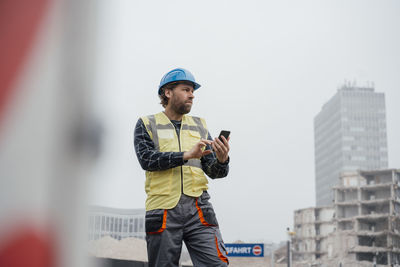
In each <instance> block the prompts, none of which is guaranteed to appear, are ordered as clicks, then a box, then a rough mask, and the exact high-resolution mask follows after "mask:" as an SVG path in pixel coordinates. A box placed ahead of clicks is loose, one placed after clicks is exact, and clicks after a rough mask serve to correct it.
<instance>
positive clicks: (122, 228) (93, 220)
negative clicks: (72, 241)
mask: <svg viewBox="0 0 400 267" xmlns="http://www.w3.org/2000/svg"><path fill="white" fill-rule="evenodd" d="M88 230H89V231H88V235H89V236H88V238H89V240H96V239H99V238H102V237H103V236H111V237H112V238H115V239H118V240H121V239H123V238H127V237H136V238H141V239H144V238H145V235H146V233H145V210H144V209H115V208H108V207H101V206H90V207H89V229H88Z"/></svg>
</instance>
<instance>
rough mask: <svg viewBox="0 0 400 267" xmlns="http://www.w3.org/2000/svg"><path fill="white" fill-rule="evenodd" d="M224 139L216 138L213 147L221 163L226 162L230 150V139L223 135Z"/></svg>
mask: <svg viewBox="0 0 400 267" xmlns="http://www.w3.org/2000/svg"><path fill="white" fill-rule="evenodd" d="M221 139H222V141H221V140H220V139H219V138H215V139H214V142H213V143H212V148H213V150H214V151H215V155H216V156H217V159H218V161H219V163H225V162H226V161H227V160H228V152H229V143H228V142H229V139H230V137H228V140H227V139H226V138H225V137H224V136H221Z"/></svg>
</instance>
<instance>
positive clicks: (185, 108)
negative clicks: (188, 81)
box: [171, 97, 192, 115]
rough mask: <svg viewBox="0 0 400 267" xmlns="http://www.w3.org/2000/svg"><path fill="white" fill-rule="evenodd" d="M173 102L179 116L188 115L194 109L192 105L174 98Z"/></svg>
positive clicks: (173, 107)
mask: <svg viewBox="0 0 400 267" xmlns="http://www.w3.org/2000/svg"><path fill="white" fill-rule="evenodd" d="M171 101H172V103H171V104H172V105H171V107H172V109H173V110H174V111H175V112H176V113H177V114H181V115H184V114H188V113H189V112H190V110H191V109H192V104H191V103H187V102H186V101H187V100H186V101H179V99H177V98H175V97H173V98H172V99H171Z"/></svg>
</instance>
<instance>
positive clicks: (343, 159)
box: [314, 84, 388, 206]
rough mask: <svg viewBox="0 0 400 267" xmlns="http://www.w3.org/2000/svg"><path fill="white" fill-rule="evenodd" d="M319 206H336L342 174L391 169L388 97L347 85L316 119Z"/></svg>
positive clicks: (317, 197) (370, 87)
mask: <svg viewBox="0 0 400 267" xmlns="http://www.w3.org/2000/svg"><path fill="white" fill-rule="evenodd" d="M314 143H315V178H316V179H315V180H316V183H315V187H316V205H317V206H330V205H332V204H333V203H332V202H333V199H334V197H333V191H332V187H333V186H335V185H336V184H338V182H339V177H340V173H342V172H346V171H356V170H359V169H361V170H378V169H382V168H387V167H388V151H387V136H386V115H385V95H384V93H377V92H375V90H374V87H373V86H367V87H357V86H355V85H351V84H346V85H344V86H342V87H341V88H339V89H338V91H337V93H336V94H335V95H334V96H333V97H332V98H331V99H330V100H329V101H328V102H327V103H326V104H325V105H324V106H323V107H322V110H321V111H320V112H319V113H318V114H317V116H316V117H315V118H314Z"/></svg>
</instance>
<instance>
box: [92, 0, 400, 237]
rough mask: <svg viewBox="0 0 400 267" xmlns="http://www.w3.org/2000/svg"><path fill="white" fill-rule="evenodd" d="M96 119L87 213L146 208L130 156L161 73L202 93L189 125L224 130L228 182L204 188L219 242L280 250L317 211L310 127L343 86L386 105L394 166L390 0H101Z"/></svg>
mask: <svg viewBox="0 0 400 267" xmlns="http://www.w3.org/2000/svg"><path fill="white" fill-rule="evenodd" d="M102 3H103V4H102V5H101V8H100V10H99V29H98V36H99V37H98V38H99V39H98V47H97V49H98V55H99V57H98V59H97V62H96V64H95V65H96V66H97V73H98V77H97V79H96V97H97V98H96V102H95V113H96V116H97V117H98V118H99V120H100V121H101V122H102V123H103V127H104V128H105V132H104V140H103V141H104V143H103V150H102V152H103V154H102V156H101V158H100V159H99V161H98V163H97V165H96V166H95V170H94V172H93V174H92V179H91V185H92V190H91V203H92V204H98V205H104V206H110V207H118V208H144V201H145V198H146V195H145V192H144V180H145V178H144V171H143V170H142V169H141V168H140V165H139V163H138V161H137V159H136V155H135V153H134V149H133V129H134V125H135V124H136V122H137V119H138V118H139V117H140V116H143V115H148V114H154V113H157V112H159V111H161V110H162V107H161V105H159V104H158V103H159V100H158V97H157V87H158V84H159V81H160V79H161V77H162V76H163V75H164V74H165V73H166V72H167V71H169V70H170V69H172V68H175V67H184V68H187V69H188V70H190V71H191V72H192V73H193V74H194V75H195V77H196V80H197V81H198V82H199V83H200V84H201V85H202V87H201V88H200V89H199V90H198V91H196V93H195V99H194V105H193V108H192V112H191V114H192V115H196V116H201V117H204V118H205V119H206V121H207V123H208V128H209V130H210V132H211V134H212V135H213V136H215V135H217V134H218V133H219V131H220V130H222V129H226V130H231V153H230V156H231V163H230V173H229V175H228V177H227V178H225V179H221V180H210V181H209V187H210V189H209V192H210V194H211V202H212V203H213V205H214V208H215V210H216V213H217V218H218V220H219V223H220V226H221V229H222V234H223V237H224V239H225V242H233V241H235V240H238V239H241V240H244V241H248V242H249V241H275V242H279V241H281V240H285V238H286V232H285V229H286V227H287V226H289V227H293V211H294V210H295V209H300V208H307V207H311V206H314V205H315V182H314V179H315V178H314V177H315V175H314V141H313V135H314V133H313V119H314V117H315V115H316V114H317V113H318V112H319V111H320V110H321V107H322V105H323V104H324V103H326V102H327V101H328V100H329V99H330V98H331V97H332V96H333V95H334V94H335V93H336V90H337V88H338V87H339V86H341V85H342V84H343V83H344V81H345V80H349V81H356V82H357V84H358V85H366V84H367V82H374V83H375V90H376V91H377V92H384V93H385V95H386V110H387V124H388V126H387V130H388V146H389V167H393V168H400V138H399V136H400V124H399V114H400V105H399V103H400V102H399V99H400V52H399V48H400V37H399V35H400V2H399V1H395V0H393V1H366V0H360V1H348V0H347V1H252V0H250V1H130V0H126V1H122V0H120V1H103V2H102Z"/></svg>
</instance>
